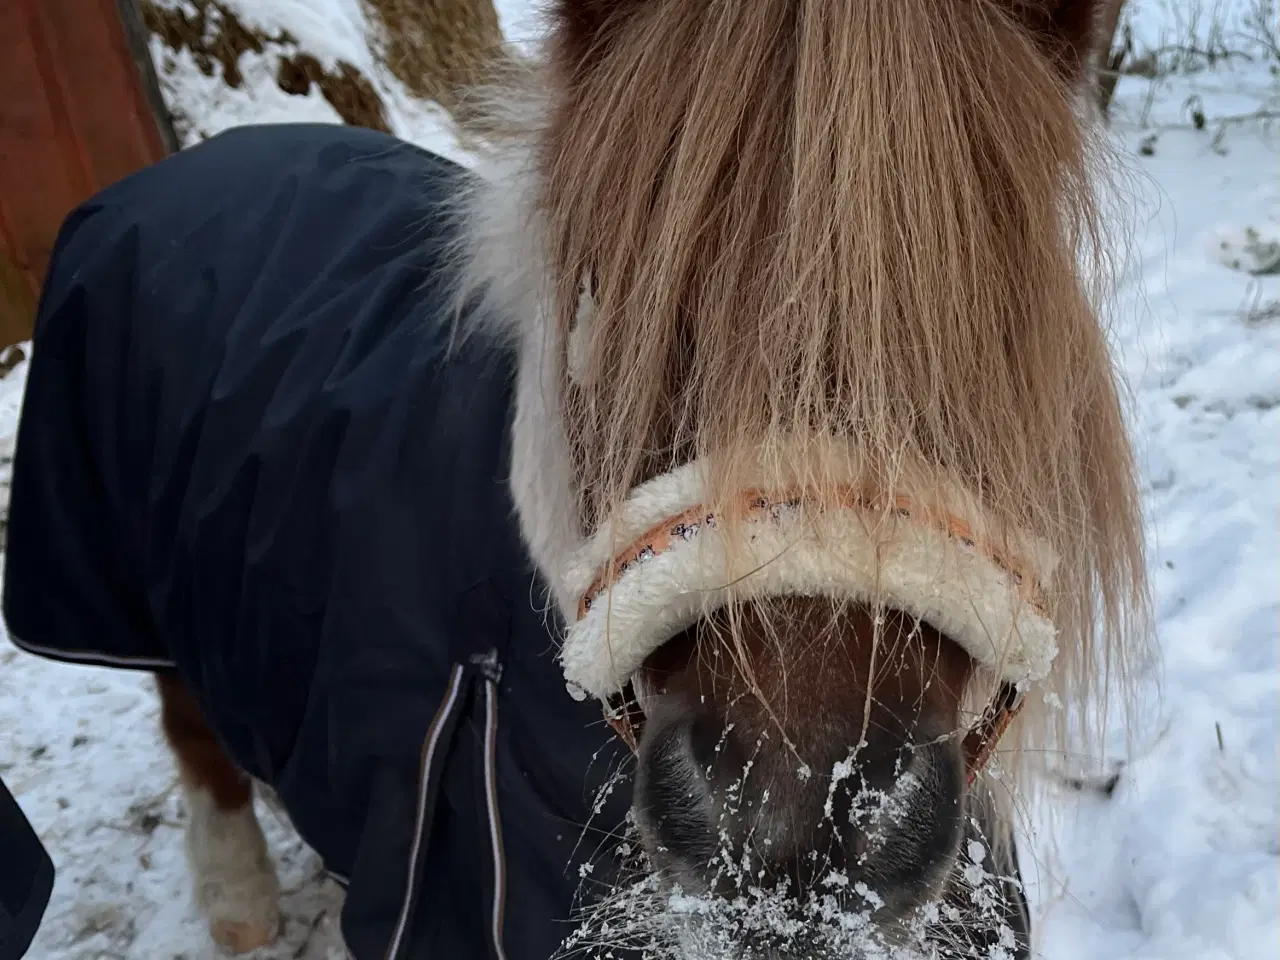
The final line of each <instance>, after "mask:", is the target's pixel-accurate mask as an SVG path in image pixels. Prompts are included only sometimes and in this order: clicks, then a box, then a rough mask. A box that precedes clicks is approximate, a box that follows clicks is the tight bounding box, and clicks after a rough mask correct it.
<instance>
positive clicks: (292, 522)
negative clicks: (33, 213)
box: [0, 125, 629, 960]
mask: <svg viewBox="0 0 1280 960" xmlns="http://www.w3.org/2000/svg"><path fill="white" fill-rule="evenodd" d="M468 176H470V174H469V173H468V172H467V171H465V170H463V169H462V168H461V167H458V166H457V165H455V164H453V163H451V162H449V161H446V160H444V159H442V158H440V157H438V156H434V155H432V154H429V153H427V152H424V151H422V150H419V149H417V148H415V147H413V146H410V145H408V144H406V143H403V142H401V141H398V140H396V139H393V138H391V137H388V136H384V135H382V134H378V133H374V132H371V131H366V130H359V129H354V128H350V127H338V126H312V125H289V126H278V127H267V126H264V127H254V128H242V129H239V130H235V131H231V132H228V133H226V134H223V135H221V136H218V137H215V138H214V139H212V140H209V141H207V142H205V143H203V144H201V145H199V146H196V147H193V148H191V149H189V150H186V151H183V152H181V153H179V154H176V155H174V156H172V157H170V158H168V159H167V160H165V161H163V162H161V163H159V164H157V165H155V166H153V167H151V168H149V169H147V170H144V171H142V172H140V173H138V174H136V175H134V176H132V177H130V178H128V179H126V180H123V181H121V182H119V183H117V184H115V185H114V186H112V187H110V188H108V189H106V190H104V191H102V192H101V193H100V194H98V195H97V196H95V197H94V198H93V199H91V200H89V201H88V202H86V203H84V204H83V205H82V206H80V207H79V208H78V209H77V210H76V211H75V212H74V213H72V214H71V215H70V217H68V219H67V220H66V222H65V224H64V225H63V228H62V230H61V232H60V234H59V236H58V239H57V244H56V247H55V250H54V254H53V258H52V264H51V267H50V271H49V275H48V279H47V281H46V284H45V289H44V292H43V295H42V298H41V302H40V308H39V316H38V319H37V324H36V332H35V339H34V344H33V350H32V361H31V366H30V373H29V380H28V384H27V392H26V397H25V401H24V408H23V417H22V422H21V425H20V430H19V436H18V443H17V451H16V458H15V465H14V476H13V487H12V509H11V516H10V520H9V542H8V559H7V562H6V564H5V581H4V615H5V618H6V620H7V623H8V627H9V630H10V634H11V636H12V637H13V639H14V642H15V643H17V644H18V645H19V646H21V647H22V648H24V649H26V650H29V651H32V652H34V653H37V654H41V655H45V656H49V657H55V658H59V659H62V660H70V661H76V662H84V663H90V664H102V665H111V666H122V667H132V668H138V669H144V670H149V671H168V670H173V671H177V673H178V674H180V675H181V677H182V679H183V680H184V681H185V683H186V685H187V686H188V687H189V689H190V690H191V691H192V693H193V694H194V695H195V697H196V698H197V700H198V701H199V703H200V705H201V706H202V708H203V710H204V712H205V715H206V717H207V718H208V720H209V722H210V724H211V725H212V727H213V728H214V729H215V730H216V732H217V733H218V735H219V737H220V738H221V739H222V741H223V743H224V745H225V746H226V748H227V750H228V753H229V755H230V756H231V757H232V758H233V759H234V760H235V761H236V762H237V763H238V764H239V765H240V766H242V767H243V768H244V769H245V770H246V771H248V772H249V773H251V774H252V775H253V776H254V777H257V778H258V779H260V780H262V781H264V782H265V783H267V784H269V785H271V786H272V787H273V788H274V789H275V791H276V792H277V793H278V795H279V797H280V798H281V800H282V801H283V803H284V805H285V807H286V808H287V810H288V812H289V814H290V816H291V817H292V819H293V821H294V824H295V826H296V827H297V828H298V830H299V832H300V833H301V835H302V836H303V838H304V839H305V840H306V841H307V842H308V843H309V844H310V845H311V846H312V847H313V848H314V849H315V850H316V851H317V852H318V853H319V854H320V856H321V857H322V858H323V859H324V862H325V865H326V867H327V868H328V869H329V870H330V871H331V872H332V873H333V874H334V875H336V876H337V877H338V878H339V879H341V880H342V881H344V882H345V883H347V885H348V896H347V900H346V904H345V906H344V912H343V916H342V931H343V935H344V939H345V940H346V944H347V947H348V949H349V950H350V951H351V953H352V954H353V956H355V957H356V958H357V960H365V958H374V957H378V958H381V957H383V956H387V955H388V947H389V945H390V944H391V942H392V939H393V931H394V929H395V927H396V926H397V920H398V918H399V917H400V916H401V915H402V914H403V915H405V916H407V917H409V918H410V919H409V923H408V928H407V930H402V931H400V936H398V937H396V942H397V943H398V948H397V949H396V950H395V951H394V955H395V956H396V957H406V958H407V957H413V958H439V960H472V958H475V960H480V958H500V957H504V956H505V957H506V958H509V960H546V958H547V957H548V956H549V955H551V954H552V953H553V952H554V951H555V949H556V948H557V946H558V944H559V943H560V942H561V940H562V939H563V938H564V937H565V936H566V935H567V934H568V933H569V932H570V925H569V922H568V921H569V918H570V915H571V910H572V907H573V905H574V903H575V896H576V895H577V891H578V890H579V888H580V884H581V879H580V876H581V874H580V868H581V867H582V865H583V864H584V863H585V862H586V861H587V860H589V859H592V858H597V859H600V860H601V861H602V862H603V861H609V860H610V857H609V852H610V844H612V843H613V842H615V838H616V836H617V833H618V831H619V828H620V826H621V824H622V821H623V819H624V816H625V811H626V807H627V801H628V799H629V798H628V797H627V796H626V795H625V794H626V791H625V790H622V791H614V792H613V793H612V795H611V797H610V799H609V800H608V801H607V802H606V803H604V805H603V806H602V807H601V808H600V809H598V810H597V809H595V802H596V799H597V794H598V792H599V791H600V790H601V788H602V786H603V785H604V784H605V783H606V782H607V781H608V780H609V779H610V778H611V777H612V776H613V775H614V774H615V773H616V772H617V770H618V768H619V767H620V766H621V765H622V764H623V763H625V762H626V751H625V748H624V747H622V746H621V745H620V744H619V743H618V742H616V741H615V740H613V739H612V738H611V735H610V732H609V730H608V728H607V727H606V726H605V725H604V724H603V723H602V722H601V720H600V714H599V709H598V707H596V706H595V705H593V704H591V703H585V702H582V703H579V702H575V700H574V699H573V698H572V697H571V696H570V695H569V694H568V693H567V691H566V689H565V684H564V680H563V677H562V675H561V673H560V670H559V667H558V665H557V664H556V662H555V659H554V654H555V642H554V633H555V630H556V624H554V623H549V622H548V619H547V618H548V617H549V616H551V614H550V613H548V612H547V610H546V609H545V605H544V603H543V597H544V590H543V588H542V585H541V583H540V582H539V579H538V577H537V574H536V573H535V571H534V569H533V567H532V564H531V562H530V560H529V558H528V556H527V553H526V551H525V548H524V546H523V544H522V542H521V540H520V537H519V533H518V530H517V525H516V521H515V517H514V508H513V505H512V503H511V500H510V495H509V493H508V487H507V479H508V469H509V468H508V464H509V449H510V437H509V432H510V418H511V413H512V397H511V384H512V377H513V369H514V357H513V356H511V355H510V354H509V353H507V352H506V351H505V349H504V348H502V347H499V346H495V345H493V344H491V343H487V342H483V341H481V340H479V339H472V340H468V341H466V342H464V344H463V345H462V346H457V347H455V346H454V339H453V337H452V332H453V331H452V327H451V323H452V320H453V317H452V316H451V314H450V312H449V304H450V299H449V293H450V285H451V283H452V282H453V279H454V278H453V276H452V274H451V270H452V267H451V254H452V252H453V251H454V250H455V249H456V246H457V224H456V221H455V219H454V218H453V216H452V215H451V214H450V213H449V211H450V209H451V206H450V201H451V200H452V199H454V198H455V197H456V195H457V192H458V190H459V189H460V188H461V187H462V186H463V185H464V184H465V182H466V178H467V177H468ZM429 741H430V743H429ZM428 746H432V747H433V749H430V750H428V749H427V747H428ZM427 756H429V757H431V758H432V759H431V762H429V763H424V762H423V758H424V757H427ZM3 842H4V838H2V837H0V846H2V845H3ZM596 877H597V878H599V877H600V872H599V871H597V873H596Z"/></svg>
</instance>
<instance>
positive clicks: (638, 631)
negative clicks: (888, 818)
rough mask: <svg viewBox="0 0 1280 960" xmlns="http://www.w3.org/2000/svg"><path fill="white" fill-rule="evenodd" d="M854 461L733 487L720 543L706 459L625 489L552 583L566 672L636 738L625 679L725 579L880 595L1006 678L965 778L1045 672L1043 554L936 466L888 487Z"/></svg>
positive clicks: (762, 588)
mask: <svg viewBox="0 0 1280 960" xmlns="http://www.w3.org/2000/svg"><path fill="white" fill-rule="evenodd" d="M854 462H856V461H854ZM850 473H851V475H850V477H849V482H847V483H845V484H842V485H840V486H839V487H838V488H837V489H836V493H835V496H834V497H832V496H828V497H826V498H825V499H824V501H823V502H821V503H819V502H818V501H816V500H815V499H813V498H811V497H809V496H807V495H806V494H805V493H804V492H803V490H802V489H801V488H799V487H794V488H791V487H786V486H784V487H782V488H776V487H770V486H765V485H763V484H762V485H761V486H759V487H755V488H752V489H749V490H746V491H744V492H743V493H742V494H740V502H739V503H738V504H736V506H737V508H738V510H737V511H736V513H737V514H738V515H739V516H740V517H741V518H742V520H743V521H744V522H743V524H742V527H741V530H742V536H741V538H740V539H741V541H742V542H741V543H739V544H738V546H739V554H738V555H731V552H730V551H729V550H728V544H727V543H726V540H725V536H724V527H725V524H724V523H723V522H721V520H720V519H719V518H718V516H717V514H716V513H715V512H714V511H712V510H711V509H709V508H707V507H706V506H705V503H704V497H703V496H702V482H701V477H702V466H701V465H700V464H698V463H693V464H689V465H686V466H684V467H680V468H678V469H676V470H674V471H672V472H671V473H668V474H664V475H662V476H659V477H656V478H654V479H653V480H650V481H649V482H648V483H645V484H643V485H641V486H640V487H638V488H636V489H635V490H634V491H633V492H632V495H631V496H630V497H629V498H628V500H627V502H626V503H625V504H624V505H623V507H622V509H621V510H620V511H619V512H618V514H617V516H616V517H615V518H614V521H613V523H612V524H611V525H609V527H608V528H607V529H602V530H600V531H598V532H597V533H596V535H595V536H593V537H591V538H590V539H588V540H587V541H586V542H585V543H583V544H582V545H581V547H580V548H579V549H578V550H577V551H576V553H575V556H574V559H573V562H572V563H571V564H570V570H569V574H568V576H567V577H566V579H565V583H564V584H563V586H564V587H565V588H566V589H567V590H571V591H572V593H571V595H573V596H577V597H579V598H580V599H579V601H578V605H577V610H576V611H574V613H575V614H576V616H575V618H574V620H573V623H572V625H571V626H570V628H569V630H568V634H567V637H566V642H565V645H564V648H563V650H562V653H561V661H562V665H563V666H564V670H565V677H566V679H567V680H568V681H569V682H570V683H571V684H572V685H575V686H577V687H580V688H581V689H583V690H585V691H586V692H587V693H589V694H591V695H592V696H594V697H596V698H597V699H599V700H600V701H601V702H602V703H603V704H604V705H605V710H606V717H607V719H608V720H609V722H610V724H611V725H612V726H613V728H614V729H615V730H616V731H617V732H618V733H619V735H620V736H621V737H622V738H623V739H624V740H626V741H627V742H628V744H630V745H631V746H632V748H633V749H634V748H635V746H636V744H637V742H638V737H639V732H640V727H641V726H642V724H643V721H644V716H643V711H642V710H641V709H640V706H639V704H638V703H637V702H636V700H635V698H634V696H633V693H632V690H631V678H632V677H633V676H634V675H635V673H636V672H637V671H638V670H639V669H640V668H641V666H642V665H643V663H644V660H645V659H646V658H647V657H648V656H649V654H651V653H653V652H654V651H656V650H657V649H658V648H659V647H661V646H662V645H663V644H664V643H666V642H667V641H668V640H669V639H671V637H673V636H675V635H677V634H678V633H680V632H681V631H682V630H684V629H686V628H687V627H689V626H691V625H692V624H693V623H695V622H696V621H697V620H698V619H699V618H701V617H702V616H704V615H705V614H706V613H707V612H709V611H710V610H714V609H716V608H717V607H720V606H723V605H725V604H726V603H728V602H730V600H731V595H730V591H732V598H738V599H741V598H744V597H764V596H786V595H792V596H797V595H798V596H825V597H831V598H835V599H845V600H852V601H858V602H866V603H872V604H880V605H883V606H887V607H890V608H894V609H899V610H902V611H903V612H904V613H907V614H909V615H911V616H913V617H916V618H918V619H920V620H923V621H925V622H928V623H930V624H931V625H932V626H934V627H935V628H936V629H938V630H939V631H940V632H941V633H943V634H944V635H946V636H947V637H949V638H951V639H952V640H953V641H954V642H956V643H958V644H959V645H960V646H961V647H962V648H963V649H964V650H965V651H966V652H967V653H968V654H969V656H970V657H971V658H972V659H973V661H974V662H975V664H977V665H978V666H980V667H981V668H983V669H985V670H987V671H989V672H990V673H991V674H993V675H994V676H996V677H998V678H999V679H1000V681H1001V686H1000V691H999V694H998V695H997V697H996V699H995V701H994V702H993V703H992V704H990V705H989V706H988V708H987V709H986V711H985V712H984V714H983V716H982V718H981V719H980V720H979V721H978V723H977V724H976V725H975V726H974V727H973V728H972V729H970V730H969V732H968V734H967V735H966V737H965V739H964V744H963V747H964V754H965V762H966V772H967V775H968V778H969V781H970V782H972V781H973V779H974V778H975V777H976V776H977V774H978V773H979V772H980V771H981V769H982V768H983V767H984V766H985V764H986V762H987V760H988V759H989V758H990V755H991V753H992V751H993V750H994V749H995V746H996V744H997V743H998V741H999V739H1000V736H1001V734H1003V733H1004V731H1005V729H1006V728H1007V727H1008V725H1009V723H1010V722H1011V721H1012V720H1013V718H1014V716H1015V715H1016V714H1017V712H1018V711H1019V709H1020V708H1021V706H1022V700H1023V696H1022V693H1023V690H1024V688H1025V685H1026V684H1027V683H1028V682H1033V681H1036V680H1040V679H1043V678H1044V677H1045V676H1046V675H1047V674H1048V672H1049V668H1050V666H1051V664H1052V661H1053V658H1054V656H1055V654H1056V652H1057V648H1056V642H1055V635H1056V630H1055V628H1054V626H1053V624H1052V622H1051V621H1050V619H1049V611H1048V604H1047V601H1046V599H1045V596H1044V591H1045V584H1046V582H1047V579H1048V577H1049V576H1051V574H1052V570H1053V566H1054V559H1053V557H1052V554H1051V552H1050V551H1049V550H1048V549H1047V548H1046V547H1045V546H1044V545H1043V544H1040V543H1038V542H1037V541H1035V540H1034V539H1032V538H1029V537H1026V536H1022V535H1010V534H1009V533H1008V532H1007V531H1003V535H997V530H1001V529H1002V528H999V527H998V526H997V525H996V524H995V523H994V522H993V521H992V520H990V519H989V518H988V516H987V514H986V511H984V510H983V509H982V507H981V505H980V504H979V503H978V502H977V501H976V499H975V498H973V497H971V496H968V495H966V494H964V493H962V492H960V491H958V490H956V489H954V488H953V487H951V486H949V485H947V484H945V483H943V482H941V481H939V479H938V477H937V476H936V475H935V474H932V472H931V471H926V470H923V469H916V470H914V471H907V472H906V477H907V484H906V487H907V489H912V488H914V489H916V490H919V491H921V495H920V496H911V495H910V494H908V493H897V494H895V495H894V496H892V497H891V498H888V497H885V496H881V495H878V494H875V493H872V492H868V491H869V489H870V488H869V486H868V485H867V484H866V483H864V482H860V480H859V479H858V478H857V477H856V475H854V471H852V470H851V471H850ZM912 480H914V482H912ZM939 491H940V492H939ZM619 543H621V544H623V545H624V546H623V547H622V548H621V549H614V545H615V544H619ZM729 584H732V587H729V586H728V585H729Z"/></svg>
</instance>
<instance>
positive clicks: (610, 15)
mask: <svg viewBox="0 0 1280 960" xmlns="http://www.w3.org/2000/svg"><path fill="white" fill-rule="evenodd" d="M646 2H648V0H556V2H555V3H553V4H552V6H551V23H552V24H553V35H554V37H555V51H556V54H557V56H558V59H559V60H560V61H561V63H563V64H566V65H569V67H570V69H571V71H576V70H578V69H581V68H582V67H583V66H586V65H587V64H589V63H590V62H591V61H593V60H595V59H596V58H597V57H599V56H600V54H601V52H602V51H603V50H604V48H605V47H606V46H607V44H608V40H609V37H610V36H611V35H612V34H613V33H614V32H615V31H616V30H617V29H618V27H619V26H620V25H621V24H622V23H623V22H624V21H625V20H627V19H628V18H629V17H630V15H631V14H632V13H634V12H635V10H636V8H637V7H640V6H642V5H643V4H644V3H646Z"/></svg>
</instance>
